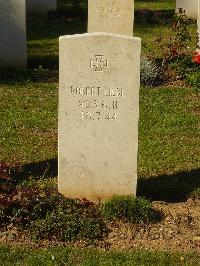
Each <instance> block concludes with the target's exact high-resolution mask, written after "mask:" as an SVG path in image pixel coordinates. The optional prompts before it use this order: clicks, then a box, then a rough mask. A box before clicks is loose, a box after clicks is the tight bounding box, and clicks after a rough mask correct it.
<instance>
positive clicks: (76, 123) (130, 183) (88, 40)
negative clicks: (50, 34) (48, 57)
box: [58, 33, 141, 200]
mask: <svg viewBox="0 0 200 266" xmlns="http://www.w3.org/2000/svg"><path fill="white" fill-rule="evenodd" d="M140 51H141V43H140V39H139V38H133V37H128V36H122V35H115V34H109V33H87V34H83V35H74V36H63V37H61V38H60V91H59V180H58V183H59V191H60V192H61V193H62V194H64V195H65V196H67V197H73V198H74V197H78V198H81V197H84V198H87V199H90V200H97V199H98V198H100V199H102V200H105V199H107V198H110V197H112V196H113V195H115V194H131V195H135V194H136V183H137V147H138V115H139V80H140Z"/></svg>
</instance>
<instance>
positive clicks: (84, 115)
mask: <svg viewBox="0 0 200 266" xmlns="http://www.w3.org/2000/svg"><path fill="white" fill-rule="evenodd" d="M100 119H104V120H106V121H114V122H116V121H117V114H116V113H106V114H103V113H101V112H94V113H91V112H81V120H93V121H95V120H100Z"/></svg>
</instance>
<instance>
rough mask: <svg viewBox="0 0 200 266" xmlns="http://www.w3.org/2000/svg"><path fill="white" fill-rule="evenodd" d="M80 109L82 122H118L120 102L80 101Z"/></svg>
mask: <svg viewBox="0 0 200 266" xmlns="http://www.w3.org/2000/svg"><path fill="white" fill-rule="evenodd" d="M78 107H79V108H81V112H80V114H81V120H92V121H94V120H100V119H101V120H102V119H105V120H107V121H114V122H116V121H117V113H116V111H117V110H118V101H116V100H113V101H111V102H106V101H105V100H96V99H91V100H87V99H84V100H79V101H78Z"/></svg>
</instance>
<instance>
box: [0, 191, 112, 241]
mask: <svg viewBox="0 0 200 266" xmlns="http://www.w3.org/2000/svg"><path fill="white" fill-rule="evenodd" d="M0 213H1V218H0V221H1V224H2V226H4V227H6V226H8V225H9V224H12V225H13V226H15V227H18V228H21V229H24V230H28V231H29V232H30V233H31V236H32V238H33V239H50V240H52V239H57V240H59V241H71V240H77V239H88V240H96V239H101V238H103V237H104V235H105V234H106V233H107V227H106V224H105V223H104V221H103V218H102V216H101V213H100V211H99V208H98V206H96V205H95V204H93V203H91V202H88V201H86V200H78V199H77V200H75V199H70V198H65V197H64V196H62V195H60V194H58V193H57V192H56V190H55V189H52V188H46V189H41V188H39V187H34V186H32V187H31V188H23V189H20V188H19V187H18V188H17V189H16V190H14V191H13V192H12V193H11V192H9V197H8V195H7V194H5V195H4V197H1V201H0Z"/></svg>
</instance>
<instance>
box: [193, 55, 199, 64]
mask: <svg viewBox="0 0 200 266" xmlns="http://www.w3.org/2000/svg"><path fill="white" fill-rule="evenodd" d="M192 61H193V62H194V63H197V64H198V65H200V54H199V53H197V52H196V53H195V56H193V58H192Z"/></svg>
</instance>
